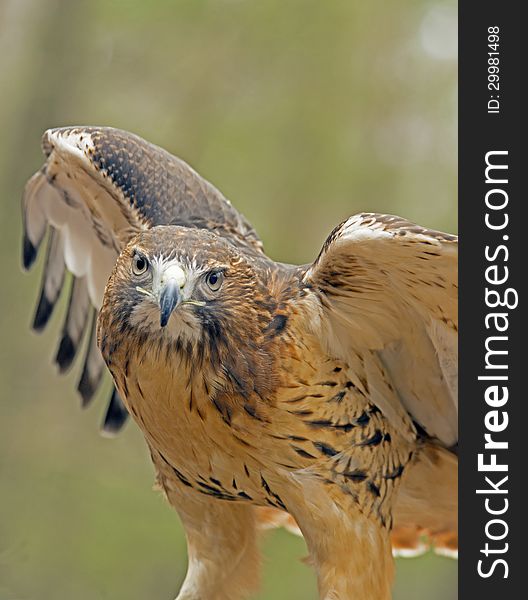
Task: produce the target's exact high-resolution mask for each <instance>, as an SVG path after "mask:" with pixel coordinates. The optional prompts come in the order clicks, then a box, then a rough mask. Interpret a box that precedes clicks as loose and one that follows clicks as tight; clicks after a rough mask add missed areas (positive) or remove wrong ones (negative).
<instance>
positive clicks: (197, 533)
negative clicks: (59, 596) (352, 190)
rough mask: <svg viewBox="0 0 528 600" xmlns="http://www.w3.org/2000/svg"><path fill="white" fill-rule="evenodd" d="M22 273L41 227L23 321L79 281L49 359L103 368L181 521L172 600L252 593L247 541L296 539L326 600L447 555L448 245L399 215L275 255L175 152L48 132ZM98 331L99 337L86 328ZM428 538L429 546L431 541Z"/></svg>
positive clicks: (37, 323)
mask: <svg viewBox="0 0 528 600" xmlns="http://www.w3.org/2000/svg"><path fill="white" fill-rule="evenodd" d="M43 150H44V153H45V155H46V162H45V164H44V166H43V167H42V169H41V170H40V171H39V172H38V173H36V174H35V175H34V176H33V177H32V178H31V179H30V180H29V182H28V184H27V186H26V190H25V194H24V199H23V205H24V225H25V227H24V230H25V234H24V243H23V261H24V265H25V267H26V268H29V267H30V266H31V264H32V263H33V262H34V260H35V257H36V254H37V251H38V249H39V246H40V245H41V243H42V240H43V239H44V237H45V234H46V231H47V230H49V235H48V241H47V246H48V249H47V257H46V262H45V265H44V275H43V282H42V287H41V293H40V298H39V302H38V306H37V310H36V313H35V319H34V328H35V329H37V330H40V329H42V328H43V327H44V326H45V325H46V323H47V321H48V319H49V317H50V315H51V313H52V310H53V307H54V305H55V303H56V301H57V299H58V297H59V294H60V291H61V289H62V286H63V282H64V279H65V273H66V271H70V272H71V273H72V275H73V284H72V287H71V292H70V299H69V303H68V309H67V314H66V317H65V321H64V325H63V328H62V335H61V341H60V343H59V347H58V351H57V355H56V361H57V363H58V365H59V368H60V370H61V371H65V370H67V369H68V368H69V367H70V366H71V364H72V363H73V360H74V358H75V356H76V354H77V352H78V350H79V347H80V344H81V341H82V338H83V334H84V332H85V331H87V330H88V334H87V335H88V336H89V338H90V339H89V343H88V345H87V350H86V355H85V357H84V366H83V369H82V375H81V378H80V381H79V385H78V389H79V392H80V394H81V396H82V398H83V402H84V403H87V402H89V401H90V400H91V398H92V397H93V395H94V393H95V391H96V390H97V389H98V386H99V384H100V382H101V380H102V376H103V372H104V363H106V365H107V367H108V369H109V370H110V373H111V374H112V377H113V380H114V383H115V389H114V391H113V393H112V395H111V399H110V403H109V407H108V409H107V413H106V416H105V420H104V424H103V428H104V429H105V430H106V431H108V432H115V431H117V430H119V429H120V428H121V427H122V425H123V423H124V422H125V420H126V418H127V416H128V414H130V415H132V417H133V418H134V420H135V421H136V423H137V424H138V425H139V427H140V428H141V430H142V431H143V433H144V435H145V439H146V442H147V444H148V446H149V449H150V453H151V456H152V461H153V463H154V466H155V469H156V473H157V481H158V483H159V485H160V487H161V489H162V490H163V491H164V492H165V494H166V496H167V498H168V500H169V502H170V503H171V504H172V505H173V506H174V507H175V508H176V510H177V511H178V513H179V515H180V517H181V519H182V522H183V524H184V527H185V530H186V534H187V542H188V555H189V566H188V571H187V576H186V578H185V581H184V583H183V586H182V588H181V590H180V593H179V595H178V600H198V599H204V598H207V599H212V600H228V599H230V600H231V599H235V600H236V599H238V598H246V597H248V595H249V594H250V593H251V592H252V591H253V590H254V589H255V587H256V585H257V582H258V551H257V547H256V545H257V535H256V531H257V529H258V528H260V527H265V526H269V525H275V524H277V525H287V526H289V527H290V528H298V530H300V532H302V534H303V535H304V537H305V539H306V542H307V545H308V548H309V551H310V555H311V563H312V564H313V566H314V568H315V569H316V572H317V576H318V584H319V593H320V597H321V598H323V599H326V600H345V599H348V598H358V599H359V598H373V599H381V600H384V599H388V598H390V588H391V581H392V570H393V566H392V556H391V548H392V549H394V550H400V551H402V552H404V553H405V552H416V551H418V550H420V549H421V548H423V547H425V546H426V545H427V544H432V545H433V546H435V547H436V549H437V550H439V551H445V552H453V551H455V550H456V547H457V466H458V465H457V457H456V448H457V442H458V433H457V407H458V401H457V379H458V372H457V324H458V315H457V239H456V237H454V236H452V235H448V234H443V233H439V232H435V231H431V230H427V229H425V228H422V227H419V226H417V225H414V224H412V223H409V222H408V221H405V220H404V219H401V218H399V217H395V216H390V215H378V214H367V213H365V214H360V215H356V216H353V217H351V218H349V219H348V220H346V221H345V222H343V223H342V224H341V225H339V226H338V227H336V229H334V231H333V232H332V233H331V234H330V236H329V237H328V239H327V241H326V242H325V244H324V246H323V248H322V250H321V252H320V254H319V256H318V257H317V258H316V260H315V261H314V262H313V264H311V265H304V266H292V265H286V264H282V263H276V262H274V261H272V260H271V259H270V258H268V257H267V256H266V254H265V253H264V251H263V247H262V243H261V241H260V240H259V238H258V236H257V234H256V233H255V231H254V229H253V228H252V227H251V226H250V225H249V223H248V222H247V221H246V220H245V219H244V218H243V217H242V216H241V215H240V214H239V213H238V212H237V211H236V210H235V209H234V208H233V207H232V206H231V204H230V202H229V201H228V200H226V199H225V198H224V197H223V196H222V194H221V193H220V192H218V190H216V189H215V188H214V187H213V186H212V185H211V184H209V183H208V182H206V181H205V180H204V179H202V178H201V177H200V176H199V175H198V174H197V173H196V172H195V171H193V170H192V169H191V168H190V167H189V166H188V165H187V164H185V163H184V162H183V161H181V160H179V159H177V158H176V157H174V156H172V155H171V154H169V153H168V152H166V151H164V150H162V149H161V148H158V147H156V146H154V145H152V144H149V143H147V142H145V141H144V140H142V139H140V138H139V137H137V136H135V135H132V134H130V133H127V132H124V131H119V130H116V129H111V128H96V127H69V128H61V129H53V130H49V131H47V132H46V133H45V135H44V139H43ZM96 330H97V333H96ZM424 544H425V546H424Z"/></svg>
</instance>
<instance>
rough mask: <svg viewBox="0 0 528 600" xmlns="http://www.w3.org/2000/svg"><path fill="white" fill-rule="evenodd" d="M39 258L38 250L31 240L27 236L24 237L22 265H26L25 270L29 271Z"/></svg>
mask: <svg viewBox="0 0 528 600" xmlns="http://www.w3.org/2000/svg"><path fill="white" fill-rule="evenodd" d="M36 258H37V249H36V248H35V246H33V244H32V243H31V241H30V240H29V238H28V236H27V235H24V240H23V242H22V264H23V265H24V269H25V270H26V271H28V270H29V269H30V268H31V267H32V266H33V263H34V262H35V259H36Z"/></svg>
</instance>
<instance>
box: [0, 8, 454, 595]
mask: <svg viewBox="0 0 528 600" xmlns="http://www.w3.org/2000/svg"><path fill="white" fill-rule="evenodd" d="M456 36H457V17H456V3H455V2H453V1H452V0H445V1H443V0H437V1H426V0H392V1H389V0H386V1H381V0H371V1H369V2H364V1H360V0H341V1H334V0H329V1H327V2H323V1H321V0H287V1H286V0H259V1H256V0H255V1H250V0H245V1H244V0H209V1H208V0H184V1H177V0H164V1H162V0H152V1H150V2H145V1H142V0H135V1H128V0H114V1H111V0H91V1H90V2H88V1H71V0H0V89H1V96H0V217H1V223H0V247H1V252H2V259H3V265H4V268H3V269H2V279H1V291H2V293H1V295H0V302H1V310H0V331H1V336H2V343H1V344H0V377H1V379H0V506H1V512H0V600H30V599H35V600H51V599H53V600H66V599H68V600H72V599H74V600H88V599H89V600H92V599H99V598H100V599H107V598H108V599H121V598H127V599H128V600H139V599H145V598H152V599H154V598H159V599H167V600H170V599H171V598H173V597H174V596H175V594H176V591H177V589H178V586H179V583H180V581H181V580H182V578H183V576H184V572H185V541H184V537H183V533H182V530H181V527H180V525H179V522H178V518H177V516H176V515H175V514H174V513H173V512H172V510H171V509H170V508H169V507H168V506H166V505H165V503H164V501H163V500H162V498H161V497H160V496H159V495H158V494H157V493H154V492H152V491H151V486H152V482H153V472H152V468H151V465H150V461H149V458H148V456H147V451H146V447H145V445H144V443H143V441H142V437H141V435H140V434H139V432H138V430H137V429H136V427H135V426H134V425H128V426H127V428H126V430H125V431H124V432H123V433H122V435H120V436H119V437H118V438H117V439H114V440H108V439H103V438H102V437H100V435H99V434H98V425H99V423H100V420H101V417H102V410H103V402H102V400H103V398H101V397H99V399H98V401H96V402H95V403H94V404H93V405H92V406H90V408H89V409H88V410H86V411H84V412H81V410H80V409H79V400H78V398H77V397H76V395H75V393H74V391H73V390H74V388H75V384H76V380H77V377H78V372H77V370H76V369H74V370H73V372H72V373H70V374H69V375H68V376H67V377H65V378H62V379H59V378H58V377H56V375H55V368H54V367H53V366H52V364H51V358H52V355H53V351H54V347H53V346H54V344H55V343H56V339H57V338H56V334H57V331H58V329H59V327H60V318H58V316H57V315H55V318H54V319H53V323H52V326H51V328H50V329H51V331H50V330H48V331H46V333H44V334H43V335H41V336H37V335H35V334H33V333H31V332H30V331H29V322H30V319H31V313H32V309H33V307H32V305H33V302H34V300H35V296H36V293H37V286H38V284H39V277H38V275H37V274H36V273H34V274H32V275H31V276H26V275H23V274H22V272H21V269H20V238H21V223H20V204H19V202H20V196H21V192H22V189H23V185H24V182H25V181H26V179H27V178H28V177H29V176H30V175H31V174H32V173H33V172H34V171H35V170H36V169H38V168H39V167H40V165H41V162H42V157H41V154H40V146H39V143H40V136H41V134H42V132H43V131H44V130H45V129H46V128H48V127H53V126H61V125H69V124H94V125H112V126H115V127H120V128H124V129H128V130H131V131H134V132H136V133H138V134H140V135H142V136H143V137H145V138H147V139H148V140H150V141H153V142H155V143H157V144H160V145H162V146H165V147H166V148H167V149H169V150H171V151H172V152H174V153H176V154H178V155H179V156H181V157H182V158H184V159H185V160H187V161H188V162H190V163H191V165H193V166H194V167H195V168H196V169H197V170H198V171H199V172H200V173H202V174H203V175H204V176H205V177H207V178H208V179H210V180H211V181H212V182H213V183H215V184H216V185H217V186H218V187H219V188H220V189H221V190H222V191H223V192H224V193H225V194H226V195H227V196H228V197H229V198H230V199H231V200H232V201H233V203H234V204H235V205H236V206H237V207H238V208H239V209H241V211H242V212H243V213H244V214H245V215H246V216H247V217H248V218H249V220H250V221H251V222H252V223H253V224H254V226H255V227H256V229H257V230H258V231H259V233H260V235H261V237H262V238H263V240H264V242H265V245H266V248H267V250H268V252H269V253H270V254H271V255H272V256H273V257H274V258H277V259H280V260H283V261H288V262H308V261H311V260H313V258H314V257H315V256H316V254H317V252H318V250H319V248H320V246H321V244H322V243H323V241H324V239H325V237H326V235H327V234H328V233H329V232H330V230H331V229H332V228H333V227H334V226H335V225H336V224H337V223H338V222H339V221H341V220H342V219H343V218H345V217H347V216H348V215H350V214H353V213H355V212H358V211H361V210H367V211H380V212H385V211H386V212H393V213H398V214H401V215H403V216H405V217H407V218H409V219H412V220H415V221H418V222H419V223H420V224H422V225H427V226H430V227H434V228H439V229H443V230H447V231H455V230H456V135H457V134H456V111H457V107H456V75H457V62H456V58H457V48H456ZM41 265H42V257H41V258H40V261H39V263H38V266H37V268H36V271H40V267H41ZM63 300H64V298H63ZM57 312H59V313H60V312H61V311H60V310H58V311H57ZM263 550H264V554H265V561H264V577H263V588H262V592H261V593H260V594H259V596H258V598H259V599H260V600H282V599H284V600H286V599H287V600H310V599H315V598H316V587H315V579H314V576H313V574H312V572H311V571H310V570H309V569H308V568H307V567H306V566H304V565H303V564H302V563H301V562H300V560H299V558H300V557H302V556H304V555H305V553H306V550H305V547H304V543H303V541H302V540H300V539H298V538H295V537H294V536H292V535H290V534H288V533H286V532H284V531H275V532H270V533H269V534H267V535H266V536H265V537H264V540H263ZM220 551H221V550H220ZM456 573H457V564H456V562H455V561H451V560H449V559H446V558H441V557H437V556H434V555H431V554H429V555H427V556H425V557H421V558H415V559H406V560H403V559H402V560H398V561H397V580H396V588H395V598H396V599H398V600H414V599H418V598H419V599H424V598H427V599H428V600H447V599H449V600H451V599H454V598H456V596H457V592H456Z"/></svg>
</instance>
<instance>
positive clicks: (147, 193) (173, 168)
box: [23, 127, 262, 432]
mask: <svg viewBox="0 0 528 600" xmlns="http://www.w3.org/2000/svg"><path fill="white" fill-rule="evenodd" d="M42 148H43V151H44V154H45V155H46V162H45V163H44V165H43V167H42V168H41V169H40V171H38V172H37V173H35V175H33V177H32V178H31V179H30V180H29V181H28V183H27V184H26V188H25V192H24V197H23V216H24V240H23V263H24V267H25V268H26V269H29V267H31V265H32V264H33V262H34V261H35V258H36V255H37V252H38V250H39V247H40V246H41V244H42V241H43V239H44V237H45V234H46V232H47V231H48V230H49V235H48V236H47V254H46V261H45V265H44V273H43V279H42V285H41V290H40V296H39V301H38V304H37V309H36V312H35V317H34V321H33V328H34V329H35V330H37V331H40V330H42V329H43V328H44V327H45V326H46V324H47V322H48V320H49V318H50V316H51V314H52V311H53V308H54V306H55V304H56V302H57V299H58V298H59V295H60V293H61V290H62V288H63V287H64V283H65V280H66V277H65V275H66V272H67V271H70V272H71V273H72V283H71V288H70V295H69V302H68V309H67V313H66V316H65V320H64V325H63V328H62V335H61V340H60V343H59V346H58V350H57V354H56V359H55V360H56V363H57V365H58V367H59V371H60V372H65V371H66V370H68V368H69V367H70V366H71V365H72V363H73V361H74V359H75V357H76V355H77V353H78V352H79V348H80V346H81V343H82V338H83V334H84V332H85V331H86V330H88V334H87V335H88V337H89V340H88V344H87V349H86V353H85V356H84V359H83V365H84V366H83V369H82V374H81V378H80V380H79V384H78V391H79V393H80V394H81V397H82V401H83V405H86V404H88V403H89V402H90V400H91V399H92V398H93V396H94V394H95V392H96V390H97V389H98V387H99V385H100V383H101V380H102V376H103V373H104V370H105V367H104V363H103V360H102V357H101V355H100V353H99V349H98V348H97V344H96V340H95V321H96V312H97V310H98V309H99V308H100V306H101V303H102V299H103V294H104V289H105V286H106V282H107V280H108V277H109V276H110V273H111V271H112V269H113V267H114V264H115V262H116V259H117V256H118V254H119V252H120V250H121V248H122V247H123V245H124V244H126V242H127V241H128V240H129V239H130V238H131V237H132V236H133V235H135V234H136V233H137V232H139V231H140V230H142V229H145V228H149V227H153V226H156V225H168V224H174V225H181V226H187V227H199V228H207V229H210V230H214V231H215V232H216V233H218V234H219V235H221V236H224V237H226V238H228V239H229V240H230V241H231V243H233V244H235V245H238V246H243V247H244V248H245V249H246V250H247V251H248V252H252V253H261V252H262V244H261V242H260V240H259V238H258V236H257V235H256V233H255V231H254V230H253V229H252V227H251V226H250V225H249V223H248V222H247V221H246V220H245V219H244V218H243V217H242V215H240V214H239V213H238V212H237V211H236V210H235V209H234V208H233V207H232V206H231V204H230V202H229V201H228V200H226V199H225V198H224V197H223V196H222V194H221V193H220V192H219V191H218V190H216V189H215V188H214V187H213V186H212V185H211V184H210V183H208V182H207V181H205V180H204V179H202V178H201V177H200V176H199V175H198V174H197V173H196V172H195V171H194V170H193V169H191V167H189V166H188V165H187V164H186V163H185V162H183V161H182V160H180V159H178V158H176V157H175V156H172V155H171V154H169V153H168V152H166V151H165V150H163V149H162V148H159V147H157V146H154V145H153V144H149V143H148V142H146V141H144V140H142V139H141V138H139V137H137V136H135V135H133V134H131V133H127V132H125V131H120V130H118V129H112V128H105V127H102V128H97V127H69V128H61V129H51V130H49V131H47V132H46V133H45V134H44V137H43V140H42ZM126 416H127V413H126V411H125V408H124V406H123V404H122V402H121V400H120V398H119V396H118V394H117V392H116V390H115V389H114V390H113V392H112V395H111V399H110V403H109V406H108V409H107V413H106V416H105V420H104V424H103V429H104V430H105V431H107V432H113V431H117V430H118V429H120V428H121V426H122V425H123V423H124V422H125V420H126Z"/></svg>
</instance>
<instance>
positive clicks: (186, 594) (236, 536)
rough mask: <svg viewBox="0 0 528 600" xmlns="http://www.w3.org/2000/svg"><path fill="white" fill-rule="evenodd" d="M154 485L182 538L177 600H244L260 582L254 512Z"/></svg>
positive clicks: (177, 486) (167, 482)
mask: <svg viewBox="0 0 528 600" xmlns="http://www.w3.org/2000/svg"><path fill="white" fill-rule="evenodd" d="M159 479H160V483H161V485H162V487H163V489H164V490H165V493H166V494H167V497H168V500H169V502H170V504H171V505H172V506H173V507H174V508H175V509H176V510H177V511H178V514H179V515H180V518H181V520H182V522H183V525H184V527H185V533H186V536H187V553H188V561H189V563H188V567H187V575H186V576H185V580H184V582H183V585H182V587H181V590H180V593H179V594H178V597H177V599H176V600H242V599H243V598H247V597H248V596H249V594H250V593H251V592H252V591H254V590H255V589H256V588H257V586H258V580H259V554H258V548H257V534H256V526H255V512H254V508H253V507H252V506H250V505H248V504H244V503H242V502H240V503H239V502H236V503H235V502H229V501H226V500H218V499H217V498H214V497H209V496H207V495H204V494H201V493H200V492H197V491H195V490H193V489H191V488H190V487H187V486H184V485H183V484H182V483H181V482H179V481H174V480H173V479H172V478H170V479H168V478H167V477H165V476H163V475H160V477H159Z"/></svg>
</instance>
